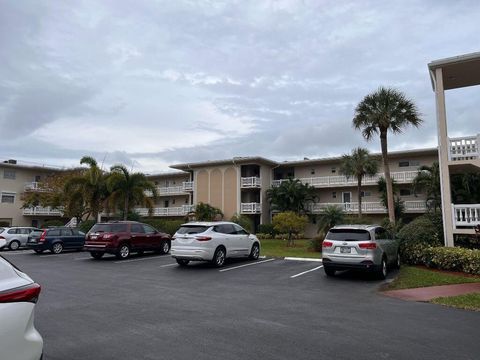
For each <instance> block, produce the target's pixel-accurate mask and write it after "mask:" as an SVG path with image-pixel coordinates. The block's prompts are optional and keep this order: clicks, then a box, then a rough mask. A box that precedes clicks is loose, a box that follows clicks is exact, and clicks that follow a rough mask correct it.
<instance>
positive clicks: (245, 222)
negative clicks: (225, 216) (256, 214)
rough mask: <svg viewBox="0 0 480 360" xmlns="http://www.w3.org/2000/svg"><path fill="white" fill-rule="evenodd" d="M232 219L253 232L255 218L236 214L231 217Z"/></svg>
mask: <svg viewBox="0 0 480 360" xmlns="http://www.w3.org/2000/svg"><path fill="white" fill-rule="evenodd" d="M230 221H231V222H234V223H235V224H238V225H240V226H241V227H243V228H244V229H245V230H247V231H248V232H249V233H252V232H253V220H252V218H250V217H248V216H245V215H238V214H234V215H233V216H232V218H231V219H230Z"/></svg>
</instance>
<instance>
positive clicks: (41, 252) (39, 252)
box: [33, 249, 43, 254]
mask: <svg viewBox="0 0 480 360" xmlns="http://www.w3.org/2000/svg"><path fill="white" fill-rule="evenodd" d="M33 251H35V252H36V253H37V254H43V250H38V249H35V250H33Z"/></svg>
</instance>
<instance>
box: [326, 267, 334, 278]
mask: <svg viewBox="0 0 480 360" xmlns="http://www.w3.org/2000/svg"><path fill="white" fill-rule="evenodd" d="M323 270H324V271H325V274H326V275H327V276H335V270H334V269H331V268H328V267H326V266H324V267H323Z"/></svg>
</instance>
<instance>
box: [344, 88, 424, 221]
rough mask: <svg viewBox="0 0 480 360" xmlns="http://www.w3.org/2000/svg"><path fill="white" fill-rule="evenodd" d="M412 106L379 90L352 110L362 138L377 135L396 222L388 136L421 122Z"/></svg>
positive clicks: (391, 214)
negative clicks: (389, 133)
mask: <svg viewBox="0 0 480 360" xmlns="http://www.w3.org/2000/svg"><path fill="white" fill-rule="evenodd" d="M422 121H423V120H422V119H421V118H420V113H419V111H418V109H417V106H416V105H415V103H414V102H413V101H412V100H410V99H408V98H407V97H406V96H405V95H404V94H403V93H402V92H400V91H398V90H395V89H392V88H384V87H380V88H379V89H378V90H377V91H375V92H373V93H371V94H369V95H367V96H365V98H364V99H363V100H362V101H361V102H360V103H359V104H358V105H357V107H356V108H355V116H354V118H353V126H354V127H355V128H356V129H358V130H361V131H362V135H363V137H364V138H365V139H366V140H367V141H369V140H372V139H373V137H374V135H377V134H378V135H379V136H380V144H381V148H382V159H383V168H384V172H385V180H386V183H387V204H388V216H389V218H390V221H391V222H393V223H394V222H395V212H394V200H393V191H392V182H391V177H390V166H389V163H388V143H387V134H388V132H391V133H393V134H398V133H402V132H403V131H404V129H405V128H406V127H407V126H408V125H413V126H415V127H418V126H420V124H421V123H422Z"/></svg>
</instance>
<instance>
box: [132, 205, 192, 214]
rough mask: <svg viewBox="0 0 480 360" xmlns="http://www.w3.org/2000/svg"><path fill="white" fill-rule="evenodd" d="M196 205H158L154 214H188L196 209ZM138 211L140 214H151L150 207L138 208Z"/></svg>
mask: <svg viewBox="0 0 480 360" xmlns="http://www.w3.org/2000/svg"><path fill="white" fill-rule="evenodd" d="M194 210H195V206H194V205H183V206H177V207H157V208H154V209H153V214H152V216H186V215H188V213H189V212H191V211H194ZM135 211H136V213H137V214H138V215H140V216H150V215H149V213H148V208H137V209H135Z"/></svg>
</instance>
